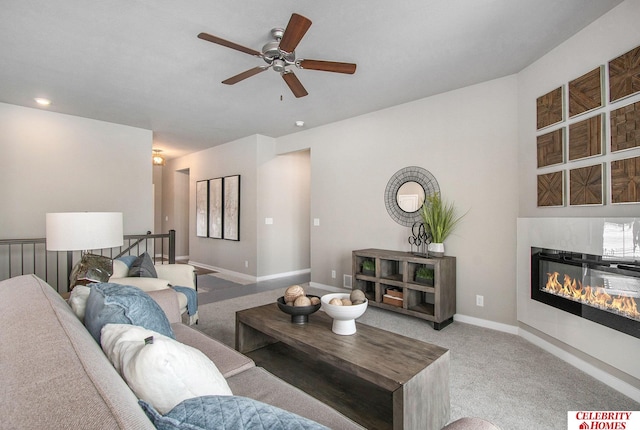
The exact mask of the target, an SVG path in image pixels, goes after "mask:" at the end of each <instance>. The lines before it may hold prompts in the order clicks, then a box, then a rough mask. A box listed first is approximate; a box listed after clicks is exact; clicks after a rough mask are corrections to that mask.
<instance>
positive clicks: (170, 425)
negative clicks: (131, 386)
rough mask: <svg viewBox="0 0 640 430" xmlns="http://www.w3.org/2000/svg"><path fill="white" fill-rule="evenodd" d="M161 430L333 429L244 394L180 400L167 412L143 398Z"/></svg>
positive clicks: (149, 413) (144, 405) (151, 417)
mask: <svg viewBox="0 0 640 430" xmlns="http://www.w3.org/2000/svg"><path fill="white" fill-rule="evenodd" d="M138 403H140V406H142V409H143V410H144V411H145V413H146V414H147V416H148V417H149V419H150V420H151V422H153V425H155V426H156V428H157V429H158V430H187V429H188V430H249V429H251V430H271V429H279V430H280V429H282V430H329V429H328V428H327V427H325V426H323V425H321V424H318V423H316V422H315V421H311V420H309V419H307V418H304V417H301V416H300V415H296V414H294V413H291V412H288V411H285V410H284V409H280V408H277V407H275V406H271V405H268V404H266V403H262V402H259V401H257V400H253V399H249V398H247V397H240V396H202V397H194V398H192V399H187V400H185V401H183V402H182V403H179V404H177V405H176V407H174V408H173V409H172V410H171V411H169V412H168V413H167V414H166V415H160V413H158V411H156V410H155V409H154V408H153V406H151V405H150V404H148V403H146V402H145V401H144V400H140V401H139V402H138Z"/></svg>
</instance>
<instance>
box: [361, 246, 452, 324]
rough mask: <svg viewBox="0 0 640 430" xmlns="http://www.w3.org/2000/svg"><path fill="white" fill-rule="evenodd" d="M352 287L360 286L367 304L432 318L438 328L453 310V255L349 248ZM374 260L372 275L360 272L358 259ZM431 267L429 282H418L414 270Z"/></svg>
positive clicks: (449, 320) (450, 319)
mask: <svg viewBox="0 0 640 430" xmlns="http://www.w3.org/2000/svg"><path fill="white" fill-rule="evenodd" d="M352 256H353V258H352V260H353V285H352V288H353V289H354V290H356V289H357V290H362V291H363V292H364V293H365V295H366V296H367V299H368V300H369V305H370V306H375V307H379V308H382V309H388V310H390V311H394V312H399V313H403V314H406V315H411V316H414V317H417V318H422V319H425V320H429V321H433V327H434V328H435V329H436V330H440V329H442V328H443V327H446V326H447V325H448V324H450V323H451V322H452V321H453V315H454V314H455V313H456V258H455V257H440V258H427V257H421V256H418V255H415V254H412V253H409V252H401V251H390V250H385V249H361V250H357V251H353V252H352ZM366 260H371V261H373V262H374V263H375V275H374V276H371V275H365V274H363V273H362V263H363V262H364V261H366ZM420 267H425V268H427V269H431V270H432V271H433V286H431V285H427V284H422V283H418V282H416V280H415V274H416V271H417V270H418V269H419V268H420Z"/></svg>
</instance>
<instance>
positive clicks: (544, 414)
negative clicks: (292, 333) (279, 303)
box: [195, 287, 640, 430]
mask: <svg viewBox="0 0 640 430" xmlns="http://www.w3.org/2000/svg"><path fill="white" fill-rule="evenodd" d="M305 289H306V290H307V293H310V294H317V295H323V294H326V293H327V291H324V290H318V289H314V288H309V287H307V288H305ZM283 292H284V288H281V289H278V290H273V291H267V292H262V293H258V294H253V295H249V296H244V297H238V298H234V299H230V300H224V301H220V302H217V303H210V304H206V305H203V306H200V308H199V314H200V322H199V323H198V325H197V326H195V327H196V328H198V329H199V330H202V331H203V332H205V333H207V334H208V335H210V336H212V337H214V338H216V339H219V340H221V341H222V342H224V343H225V344H227V345H230V346H232V347H233V346H234V336H235V312H236V311H237V310H240V309H247V308H250V307H254V306H259V305H263V304H266V303H272V302H274V301H275V300H276V299H277V298H278V297H280V296H281V295H282V294H283ZM358 321H359V322H361V323H364V324H369V325H371V326H374V327H379V328H382V329H384V330H388V331H391V332H395V333H399V334H402V335H404V336H409V337H412V338H415V339H419V340H422V341H424V342H429V343H433V344H436V345H440V346H443V347H445V348H448V349H449V350H450V351H451V375H450V383H451V421H453V420H456V419H458V418H461V417H465V416H475V417H481V418H484V419H487V420H489V421H491V422H493V423H495V424H497V425H498V426H500V427H501V428H502V429H503V430H526V429H545V430H547V429H548V430H554V429H558V430H566V428H567V411H575V410H616V411H620V410H631V411H638V410H640V404H639V403H637V402H634V401H633V400H632V399H630V398H628V397H626V396H624V395H622V394H620V393H619V392H618V391H616V390H614V389H612V388H610V387H608V386H607V385H605V384H603V383H601V382H599V381H597V380H596V379H594V378H592V377H590V376H589V375H587V374H586V373H584V372H582V371H580V370H578V369H576V368H575V367H573V366H571V365H569V364H567V363H565V362H564V361H562V360H560V359H558V358H556V357H555V356H553V355H551V354H549V353H547V352H545V351H544V350H542V349H540V348H539V347H537V346H535V345H533V344H532V343H530V342H528V341H526V340H524V339H523V338H521V337H519V336H516V335H511V334H506V333H502V332H498V331H495V330H490V329H485V328H481V327H477V326H473V325H469V324H464V323H460V322H454V323H452V324H451V325H449V326H448V327H446V328H444V329H443V330H441V331H435V330H434V329H433V328H432V327H431V325H430V324H429V323H428V322H426V321H423V320H420V319H417V318H413V317H409V316H405V315H399V314H396V313H393V312H389V311H385V310H382V309H377V308H373V307H370V308H368V309H367V311H366V312H365V314H364V315H363V316H362V317H361V318H360V319H359V320H358ZM390 358H392V357H390Z"/></svg>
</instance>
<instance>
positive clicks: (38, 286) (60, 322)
mask: <svg viewBox="0 0 640 430" xmlns="http://www.w3.org/2000/svg"><path fill="white" fill-rule="evenodd" d="M149 296H151V297H153V299H154V300H155V301H156V302H157V303H158V304H160V306H161V307H162V309H163V310H164V311H165V314H166V316H167V319H168V321H169V323H170V325H171V328H172V330H173V333H174V334H175V340H176V341H178V342H179V343H180V344H182V345H188V346H190V347H194V348H197V349H198V350H199V351H201V352H202V353H204V354H205V355H206V356H207V357H208V358H209V359H211V361H213V362H214V363H215V365H216V366H217V369H218V370H219V371H220V373H221V374H222V375H223V377H224V379H225V380H226V382H227V384H228V386H229V388H230V389H231V391H232V392H233V396H239V397H242V398H249V399H255V400H257V401H260V402H264V403H265V404H268V405H272V406H275V407H276V408H279V409H280V408H281V409H282V410H284V411H285V412H286V411H288V412H292V413H294V414H296V415H298V416H301V417H305V418H306V419H309V420H313V421H314V422H316V423H320V424H322V425H324V426H327V427H329V428H332V429H344V430H348V429H361V428H362V427H361V426H359V425H358V424H356V423H354V422H353V421H351V420H350V419H348V418H346V417H345V416H343V415H342V414H340V413H338V412H337V411H336V410H334V409H332V408H331V407H329V406H327V405H325V404H324V403H321V402H320V401H318V400H316V399H314V398H312V397H311V396H309V395H307V394H306V393H304V392H302V391H300V390H298V389H297V388H295V387H293V386H291V385H289V384H287V383H285V382H283V381H282V380H280V379H278V378H277V377H275V376H273V375H272V374H270V373H268V372H267V371H266V370H264V369H262V368H260V367H256V366H255V364H254V363H253V361H252V360H251V359H249V358H247V357H246V356H244V355H242V354H240V353H238V352H236V351H234V350H233V349H231V348H229V347H227V346H225V345H224V344H222V343H220V342H217V341H215V340H214V339H212V338H210V337H208V336H206V335H204V334H203V333H201V332H199V331H197V330H194V329H192V328H191V327H189V326H187V325H184V324H182V323H181V318H180V310H179V306H178V301H177V298H176V293H175V292H174V291H173V290H171V289H164V290H159V291H154V292H150V293H149ZM0 386H1V387H2V396H0V417H2V418H1V419H0V428H21V429H26V428H46V429H62V428H90V429H127V430H129V429H152V428H155V426H154V424H153V423H152V421H151V420H150V419H149V417H148V415H147V414H145V412H144V411H143V409H142V408H141V405H140V404H139V401H138V400H139V399H138V398H137V396H136V395H135V394H134V392H133V391H132V389H130V388H129V385H128V384H127V383H126V382H125V380H124V379H123V378H122V377H121V376H120V373H118V371H116V369H115V368H114V365H113V364H112V362H111V361H109V359H108V358H107V356H106V355H105V353H104V352H103V349H102V348H101V346H100V345H99V344H98V343H97V342H96V340H95V339H94V337H92V335H91V334H90V333H89V331H88V330H87V329H86V328H85V326H84V325H83V324H82V322H81V321H80V319H79V318H78V317H77V316H76V314H75V313H74V312H73V311H72V309H71V307H70V306H69V305H68V304H67V302H66V301H65V300H64V299H62V298H61V297H60V295H59V294H58V293H57V292H56V291H54V290H53V288H51V287H50V286H49V285H48V284H47V283H46V282H44V281H43V280H41V279H39V278H38V277H36V276H34V275H24V276H19V277H15V278H11V279H8V280H5V281H2V282H0Z"/></svg>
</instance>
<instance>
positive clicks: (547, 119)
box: [536, 87, 564, 130]
mask: <svg viewBox="0 0 640 430" xmlns="http://www.w3.org/2000/svg"><path fill="white" fill-rule="evenodd" d="M562 90H563V87H558V88H556V89H555V90H553V91H550V92H548V93H547V94H545V95H543V96H540V97H538V98H537V99H536V116H537V120H536V124H537V127H536V128H537V129H538V130H540V129H542V128H545V127H548V126H550V125H553V124H557V123H559V122H562V120H564V110H563V108H562Z"/></svg>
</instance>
